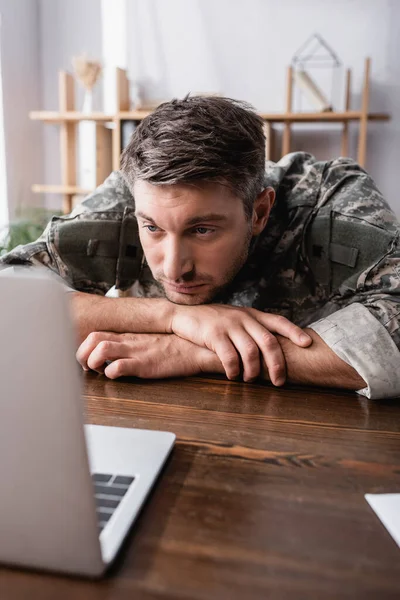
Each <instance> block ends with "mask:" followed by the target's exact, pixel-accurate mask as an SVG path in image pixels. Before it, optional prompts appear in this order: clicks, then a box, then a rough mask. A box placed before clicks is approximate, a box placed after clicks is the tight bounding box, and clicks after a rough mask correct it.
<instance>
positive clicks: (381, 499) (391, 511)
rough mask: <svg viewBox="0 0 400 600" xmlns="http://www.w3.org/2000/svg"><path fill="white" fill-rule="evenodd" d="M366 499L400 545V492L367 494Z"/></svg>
mask: <svg viewBox="0 0 400 600" xmlns="http://www.w3.org/2000/svg"><path fill="white" fill-rule="evenodd" d="M365 499H366V501H367V502H368V504H369V505H370V507H371V508H372V509H373V510H374V511H375V513H376V514H377V515H378V517H379V518H380V520H381V521H382V523H383V524H384V526H385V527H386V529H387V530H388V532H389V533H390V535H391V536H392V538H393V539H394V541H395V542H396V543H397V545H398V546H400V494H365Z"/></svg>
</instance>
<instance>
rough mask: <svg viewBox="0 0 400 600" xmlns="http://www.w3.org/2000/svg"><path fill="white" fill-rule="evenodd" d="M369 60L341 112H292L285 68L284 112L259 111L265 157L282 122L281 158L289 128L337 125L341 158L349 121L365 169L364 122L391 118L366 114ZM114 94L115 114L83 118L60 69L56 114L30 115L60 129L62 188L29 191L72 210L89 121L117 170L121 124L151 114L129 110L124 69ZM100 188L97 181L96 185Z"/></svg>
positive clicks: (271, 150)
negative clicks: (357, 93)
mask: <svg viewBox="0 0 400 600" xmlns="http://www.w3.org/2000/svg"><path fill="white" fill-rule="evenodd" d="M370 65H371V61H370V59H369V58H367V59H366V62H365V73H364V84H363V91H362V106H361V110H351V109H350V95H351V93H350V85H351V72H350V70H347V74H346V90H345V110H344V111H343V112H333V111H332V112H308V113H307V112H304V113H296V112H292V105H293V71H292V67H289V68H288V70H287V93H286V112H284V113H259V114H260V116H261V118H262V119H263V120H264V121H265V128H264V129H265V134H266V138H267V146H266V158H267V159H271V158H272V157H275V156H276V149H275V144H274V142H275V136H274V125H275V124H278V125H279V124H283V135H282V148H281V155H282V156H283V155H285V154H288V153H289V152H290V147H291V127H292V125H293V124H295V123H339V124H340V123H341V124H342V125H343V128H342V142H341V155H342V156H347V155H348V139H349V135H348V132H349V123H350V122H351V121H353V122H357V121H358V122H359V126H360V134H359V142H358V157H357V158H358V162H359V163H360V165H361V166H364V165H365V160H366V148H367V124H368V121H388V120H389V119H390V116H389V115H388V114H386V113H370V112H368V101H369V77H370ZM115 83H116V94H117V111H116V113H115V114H105V113H102V112H93V113H90V114H85V113H82V112H78V111H75V100H74V97H75V82H74V78H73V77H72V75H70V74H69V73H66V72H65V71H61V72H60V73H59V98H60V100H59V106H60V110H59V111H58V112H57V111H32V112H30V113H29V117H30V118H31V119H32V120H35V121H43V122H44V123H50V124H56V125H59V126H60V154H61V179H62V183H61V185H41V184H34V185H33V186H32V191H33V192H35V193H42V194H43V193H53V194H54V193H56V194H61V195H62V196H63V212H64V213H65V214H67V213H69V212H71V210H72V206H73V198H74V196H85V195H87V194H89V193H90V192H91V191H93V190H90V189H82V188H80V187H79V186H77V182H76V137H77V124H78V123H79V122H80V121H94V122H96V123H98V124H99V125H105V124H106V123H107V124H112V131H111V135H112V164H111V165H110V171H111V170H117V169H119V164H120V154H121V123H122V121H126V120H129V121H141V120H142V119H144V118H145V117H146V116H147V115H149V114H150V112H149V111H146V110H130V100H129V82H128V79H127V76H126V72H125V71H124V70H123V69H119V68H117V69H116V82H115ZM96 183H97V185H100V184H101V183H102V181H97V182H96Z"/></svg>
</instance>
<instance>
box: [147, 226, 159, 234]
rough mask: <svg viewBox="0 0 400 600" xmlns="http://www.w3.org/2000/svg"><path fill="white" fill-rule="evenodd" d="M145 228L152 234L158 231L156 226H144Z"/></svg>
mask: <svg viewBox="0 0 400 600" xmlns="http://www.w3.org/2000/svg"><path fill="white" fill-rule="evenodd" d="M144 228H145V229H147V231H150V233H155V232H156V231H157V229H158V227H157V226H156V225H144Z"/></svg>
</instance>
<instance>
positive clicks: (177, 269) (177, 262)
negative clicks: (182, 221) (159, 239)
mask: <svg viewBox="0 0 400 600" xmlns="http://www.w3.org/2000/svg"><path fill="white" fill-rule="evenodd" d="M192 269H193V260H192V258H191V256H190V252H189V249H188V248H187V246H186V245H185V244H184V243H183V242H182V241H179V240H174V239H170V240H169V241H167V242H166V246H165V251H164V276H165V278H166V279H168V280H169V281H176V280H178V279H180V278H181V277H184V275H186V274H187V273H190V271H192Z"/></svg>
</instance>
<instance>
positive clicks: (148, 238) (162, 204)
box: [134, 181, 252, 304]
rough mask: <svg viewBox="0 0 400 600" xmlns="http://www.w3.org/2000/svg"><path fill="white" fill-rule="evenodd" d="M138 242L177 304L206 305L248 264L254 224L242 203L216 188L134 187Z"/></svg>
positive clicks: (140, 183)
mask: <svg viewBox="0 0 400 600" xmlns="http://www.w3.org/2000/svg"><path fill="white" fill-rule="evenodd" d="M134 197H135V204H136V216H137V219H138V225H139V233H140V241H141V243H142V247H143V250H144V253H145V256H146V259H147V262H148V265H149V267H150V269H151V272H152V274H153V277H154V278H155V279H156V280H157V281H158V282H159V284H161V286H162V287H163V289H164V291H165V295H166V297H167V298H168V300H170V301H171V302H175V303H176V304H203V303H206V302H211V301H212V299H213V298H214V297H215V296H216V295H217V294H218V293H219V292H220V291H221V290H222V289H223V288H225V287H226V286H227V285H228V284H229V283H230V282H231V281H232V279H233V278H234V277H235V275H236V274H237V273H238V271H239V270H240V269H241V267H242V266H243V264H244V263H245V261H246V258H247V255H248V249H249V244H250V240H251V237H252V224H251V223H250V222H249V220H248V219H247V218H246V216H245V212H244V207H243V202H242V200H241V199H240V198H238V197H236V196H234V195H233V194H232V192H231V191H230V190H229V189H228V188H227V187H226V186H222V185H219V184H214V183H204V184H201V185H198V186H192V185H180V184H179V185H160V186H155V185H152V184H150V183H147V182H145V181H137V182H136V183H135V187H134Z"/></svg>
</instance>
